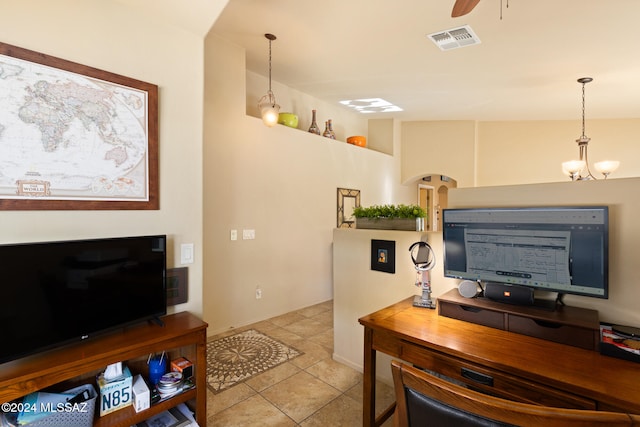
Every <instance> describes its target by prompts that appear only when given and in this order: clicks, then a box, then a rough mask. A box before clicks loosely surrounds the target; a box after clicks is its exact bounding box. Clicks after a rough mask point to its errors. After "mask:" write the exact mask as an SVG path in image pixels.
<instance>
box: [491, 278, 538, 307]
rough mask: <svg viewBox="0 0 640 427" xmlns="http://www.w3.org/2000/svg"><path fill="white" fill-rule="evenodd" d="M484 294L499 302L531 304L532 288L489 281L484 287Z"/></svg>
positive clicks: (532, 300)
mask: <svg viewBox="0 0 640 427" xmlns="http://www.w3.org/2000/svg"><path fill="white" fill-rule="evenodd" d="M484 296H485V297H487V298H489V299H491V300H494V301H499V302H506V303H509V304H519V305H533V302H534V299H533V289H531V288H527V287H526V286H517V285H507V284H505V283H492V282H489V283H487V284H486V285H485V287H484Z"/></svg>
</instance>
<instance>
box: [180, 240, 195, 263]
mask: <svg viewBox="0 0 640 427" xmlns="http://www.w3.org/2000/svg"><path fill="white" fill-rule="evenodd" d="M180 264H193V243H183V244H181V245H180Z"/></svg>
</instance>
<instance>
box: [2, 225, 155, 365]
mask: <svg viewBox="0 0 640 427" xmlns="http://www.w3.org/2000/svg"><path fill="white" fill-rule="evenodd" d="M0 271H1V272H2V273H1V274H2V279H1V280H2V288H1V289H2V291H1V297H0V301H1V302H2V308H1V309H0V325H2V331H3V336H2V345H0V363H5V362H7V361H10V360H14V359H17V358H20V357H23V356H26V355H29V354H33V353H36V352H40V351H44V350H48V349H51V348H53V347H57V346H61V345H65V344H69V343H71V342H74V341H81V340H85V339H87V338H90V337H92V336H93V335H96V334H99V333H103V332H106V331H109V330H113V329H116V328H121V327H124V326H127V325H130V324H133V323H136V322H142V321H146V320H150V319H154V318H158V317H160V316H162V315H164V314H166V312H167V305H166V236H164V235H156V236H138V237H118V238H103V239H91V240H73V241H61V242H42V243H19V244H4V245H0Z"/></svg>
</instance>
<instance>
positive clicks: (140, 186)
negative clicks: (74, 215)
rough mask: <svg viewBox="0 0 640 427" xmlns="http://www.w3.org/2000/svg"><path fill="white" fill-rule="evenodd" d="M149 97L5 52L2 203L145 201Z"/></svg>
mask: <svg viewBox="0 0 640 427" xmlns="http://www.w3.org/2000/svg"><path fill="white" fill-rule="evenodd" d="M147 102H148V99H147V93H146V92H145V91H141V90H138V89H135V88H130V87H126V86H122V85H119V84H116V83H112V82H109V81H104V80H100V79H96V78H92V77H89V76H84V75H81V74H76V73H73V72H69V71H65V70H61V69H58V68H53V67H49V66H46V65H41V64H37V63H33V62H29V61H25V60H22V59H19V58H15V57H12V56H6V55H0V105H1V106H2V107H1V108H0V198H4V199H9V198H16V199H21V198H22V199H24V198H30V199H31V198H38V199H48V200H67V199H73V200H78V199H80V200H105V199H106V200H147V199H148V189H147V174H148V167H149V166H148V157H149V156H148V123H147V119H148V118H147Z"/></svg>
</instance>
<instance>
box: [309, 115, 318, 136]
mask: <svg viewBox="0 0 640 427" xmlns="http://www.w3.org/2000/svg"><path fill="white" fill-rule="evenodd" d="M309 133H315V134H316V135H320V128H319V127H318V123H317V122H316V110H311V126H309Z"/></svg>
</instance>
